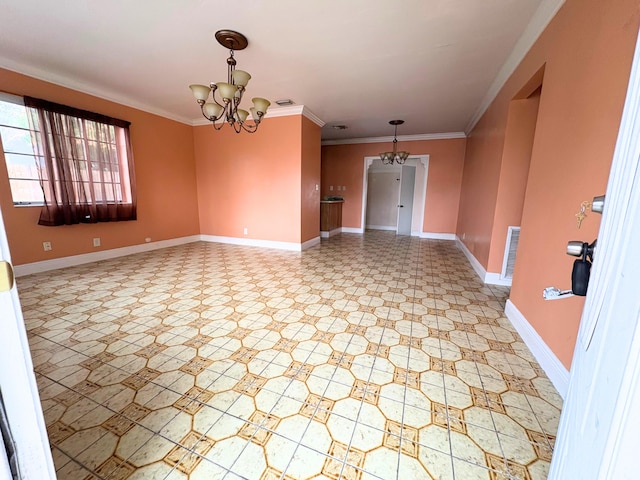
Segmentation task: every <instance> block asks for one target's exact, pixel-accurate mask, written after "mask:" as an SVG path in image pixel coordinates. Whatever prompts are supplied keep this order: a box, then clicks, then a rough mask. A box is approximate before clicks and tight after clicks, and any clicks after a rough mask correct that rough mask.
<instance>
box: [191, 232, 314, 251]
mask: <svg viewBox="0 0 640 480" xmlns="http://www.w3.org/2000/svg"><path fill="white" fill-rule="evenodd" d="M200 240H202V241H203V242H212V243H226V244H229V245H243V246H245V247H260V248H274V249H277V250H289V251H293V252H300V251H302V245H303V244H301V243H295V242H279V241H276V240H260V239H257V238H241V237H222V236H219V235H200Z"/></svg>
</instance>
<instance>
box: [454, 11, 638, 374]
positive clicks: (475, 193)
mask: <svg viewBox="0 0 640 480" xmlns="http://www.w3.org/2000/svg"><path fill="white" fill-rule="evenodd" d="M639 21H640V10H639V9H638V2H637V0H618V1H615V2H602V1H600V0H567V2H566V3H565V4H564V6H563V7H562V8H561V9H560V11H559V12H558V14H557V15H556V17H555V18H554V19H553V20H552V21H551V23H550V24H549V25H548V27H547V29H546V30H545V31H544V33H543V34H542V35H541V36H540V38H539V39H538V40H537V41H536V43H535V44H534V46H533V47H532V48H531V49H530V50H529V52H528V54H527V55H526V57H525V58H524V60H523V61H522V62H521V63H520V65H519V66H518V67H517V68H516V70H515V71H514V73H513V74H512V76H511V77H510V79H509V80H508V81H507V83H506V84H505V85H504V87H503V88H502V89H501V91H500V93H499V94H498V96H497V97H496V99H495V100H494V101H493V103H492V104H491V106H490V107H489V109H488V110H487V111H486V113H485V114H484V116H483V118H482V119H481V120H480V122H479V123H478V125H477V126H476V127H475V128H474V129H473V132H471V136H470V139H469V146H468V149H467V157H466V160H465V171H464V179H463V187H462V188H463V191H462V195H461V199H462V203H461V206H460V220H459V222H458V234H459V235H461V234H462V233H463V232H467V240H466V241H465V243H467V246H468V247H469V248H470V249H471V250H472V252H473V253H474V255H475V256H476V258H477V259H478V260H479V261H480V262H481V263H482V264H483V265H485V266H486V265H487V261H488V253H489V245H490V238H491V230H492V228H493V216H494V213H495V204H496V196H497V192H498V189H497V185H498V179H499V176H500V168H501V160H502V156H503V146H504V140H505V131H506V123H507V118H508V108H509V103H510V101H511V99H512V98H513V97H514V95H515V94H516V92H518V90H519V89H520V88H522V86H523V85H525V84H526V83H527V81H528V80H529V79H530V78H531V77H532V76H533V75H534V74H535V72H537V71H538V70H539V69H540V68H541V67H542V66H543V65H546V66H545V71H544V84H543V91H542V97H541V100H540V108H539V111H538V120H537V126H536V132H535V139H534V144H533V151H532V155H531V164H530V169H529V179H528V183H527V189H526V195H525V202H524V208H523V213H522V231H521V236H520V243H519V247H518V257H517V261H516V269H515V273H514V278H513V286H512V290H511V301H512V302H513V303H514V304H515V306H516V307H517V308H518V309H519V310H520V311H521V312H522V314H523V315H524V317H525V318H526V319H527V320H528V321H529V323H530V324H531V325H532V326H533V327H534V328H535V330H536V331H537V332H538V334H540V336H541V337H542V339H543V340H544V341H545V342H546V344H547V345H548V346H549V347H550V348H551V350H552V351H553V352H554V353H555V355H556V356H557V357H558V358H559V359H560V360H561V361H562V363H563V364H564V365H565V366H566V367H567V368H568V367H569V366H570V364H571V358H572V355H573V349H574V346H575V341H576V335H577V330H578V325H579V322H580V315H581V313H582V308H583V305H584V300H583V299H582V298H580V297H573V298H569V299H565V300H562V301H554V302H545V301H544V300H543V299H542V295H541V292H542V290H543V288H544V287H546V286H551V285H554V286H557V287H560V288H569V287H570V279H571V267H572V263H573V258H572V257H568V256H567V255H566V254H565V253H564V252H565V247H566V243H567V241H568V240H589V241H591V240H593V239H594V238H595V237H596V235H597V231H598V227H599V224H600V216H599V215H597V214H591V215H590V216H589V217H588V218H587V219H586V220H585V222H584V223H583V226H582V229H580V230H578V229H577V226H576V219H575V213H576V212H577V211H578V209H579V206H580V202H582V201H583V200H591V198H592V197H593V196H594V195H599V194H602V193H604V191H605V188H606V184H607V178H608V175H609V169H610V166H611V158H612V155H613V150H614V146H615V142H616V138H617V132H618V128H619V123H620V116H621V113H622V106H623V102H624V98H625V94H626V87H627V83H628V79H629V71H630V67H631V59H632V55H633V50H634V46H635V40H636V36H637V33H638V24H639ZM485 222H486V223H485ZM469 236H471V239H469Z"/></svg>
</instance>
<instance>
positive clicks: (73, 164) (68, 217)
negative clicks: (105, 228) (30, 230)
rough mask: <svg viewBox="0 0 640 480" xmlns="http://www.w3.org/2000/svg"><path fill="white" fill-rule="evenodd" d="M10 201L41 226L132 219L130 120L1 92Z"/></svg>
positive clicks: (0, 113) (1, 126)
mask: <svg viewBox="0 0 640 480" xmlns="http://www.w3.org/2000/svg"><path fill="white" fill-rule="evenodd" d="M0 129H1V130H0V135H1V136H2V141H3V147H4V151H5V160H6V163H7V170H8V172H9V181H10V185H11V193H12V195H13V202H14V204H16V205H24V204H43V205H44V208H43V210H42V213H41V215H40V220H39V222H38V223H39V224H41V225H50V226H54V225H63V224H73V223H80V222H83V223H93V222H99V221H120V220H135V218H136V205H135V185H134V174H133V158H132V155H131V148H130V142H129V122H126V121H123V120H118V119H115V118H111V117H107V116H104V115H100V114H97V113H93V112H88V111H86V110H79V109H75V108H72V107H67V106H64V105H59V104H56V103H52V102H48V101H46V100H40V99H36V98H31V97H24V99H22V98H20V97H5V96H2V97H0Z"/></svg>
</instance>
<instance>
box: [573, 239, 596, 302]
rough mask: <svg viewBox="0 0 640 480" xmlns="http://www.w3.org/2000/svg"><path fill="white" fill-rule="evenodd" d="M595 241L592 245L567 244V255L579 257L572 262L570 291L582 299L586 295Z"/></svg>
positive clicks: (574, 242) (577, 242)
mask: <svg viewBox="0 0 640 480" xmlns="http://www.w3.org/2000/svg"><path fill="white" fill-rule="evenodd" d="M597 241H598V240H597V239H596V240H594V241H593V243H592V244H588V243H587V242H580V241H572V242H569V243H568V244H567V255H572V256H574V257H580V258H579V259H578V260H576V261H575V262H573V271H572V272H571V291H572V292H573V294H574V295H579V296H581V297H584V296H585V295H586V294H587V287H588V286H589V277H590V276H591V263H592V262H593V253H594V251H595V248H596V242H597Z"/></svg>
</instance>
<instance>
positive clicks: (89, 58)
mask: <svg viewBox="0 0 640 480" xmlns="http://www.w3.org/2000/svg"><path fill="white" fill-rule="evenodd" d="M543 3H544V2H543V0H396V1H390V0H349V1H345V0H304V1H300V0H274V1H251V0H248V1H240V2H222V1H213V0H180V1H175V0H153V1H152V0H137V1H131V0H109V1H104V0H100V1H98V0H57V1H55V2H43V1H42V0H2V2H0V18H1V19H2V28H0V66H2V67H5V68H9V69H11V70H15V71H19V72H22V73H25V74H28V75H32V76H35V77H38V78H42V79H45V80H48V81H52V82H54V83H58V84H61V85H65V86H69V87H72V88H75V89H77V90H81V91H85V92H88V93H92V94H95V95H97V96H100V97H103V98H108V99H111V100H115V101H118V102H120V103H125V104H128V105H131V106H135V107H138V108H141V109H143V110H147V111H151V112H154V113H158V114H160V115H163V116H166V117H169V118H174V119H176V120H179V121H182V122H185V123H189V124H192V123H193V122H198V121H200V120H202V117H201V115H200V110H199V107H198V105H197V103H196V102H195V99H194V98H193V96H192V94H191V91H190V90H189V89H188V85H189V84H192V83H201V84H208V83H209V82H211V81H226V63H225V61H226V58H227V57H228V55H229V52H228V50H226V49H225V48H223V47H222V46H220V45H219V44H218V43H217V42H216V40H215V39H214V36H213V34H214V33H215V32H216V31H217V30H220V29H232V30H237V31H239V32H242V33H243V34H245V35H246V36H247V38H248V40H249V46H248V47H247V48H246V49H245V50H242V51H238V52H236V55H235V57H236V60H237V62H238V66H237V68H239V69H241V70H246V71H248V72H249V73H251V75H252V77H253V78H252V80H251V81H250V82H249V85H248V88H247V94H246V96H247V97H249V98H251V97H253V96H260V97H265V98H268V99H269V100H271V101H272V103H274V101H275V100H279V99H292V100H293V101H294V102H295V103H296V104H298V105H305V107H307V108H308V109H309V110H310V111H311V112H313V113H314V114H315V115H317V117H319V118H320V119H321V120H322V121H324V122H326V125H325V126H324V127H323V129H322V138H323V139H324V140H330V139H344V138H362V137H379V136H389V135H392V134H393V127H391V126H390V125H389V124H388V122H389V120H392V119H396V118H399V119H404V120H405V122H406V123H405V124H404V125H402V126H400V127H399V128H398V135H416V134H437V133H446V132H462V131H465V129H466V128H467V127H468V126H469V125H470V122H472V120H473V118H474V116H476V117H477V113H478V111H479V109H480V108H481V107H482V103H483V99H485V100H486V96H487V92H488V91H489V90H490V88H491V86H492V83H494V80H495V79H496V77H497V76H498V74H499V72H500V69H501V67H502V66H503V64H505V61H506V60H507V58H508V57H509V55H510V53H511V52H512V50H513V49H514V46H515V45H516V42H517V41H518V39H519V38H520V37H521V36H522V35H523V32H525V28H526V27H527V25H528V24H529V23H530V21H531V20H532V17H534V14H535V13H536V9H538V7H539V6H541V4H543ZM245 102H248V100H245ZM243 103H244V102H243ZM248 103H250V102H248ZM271 108H272V110H273V112H275V110H276V108H278V107H277V106H276V105H273V106H272V107H271ZM267 115H268V114H267ZM336 124H343V125H347V127H348V128H347V130H336V129H333V128H331V127H332V126H333V125H336Z"/></svg>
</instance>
